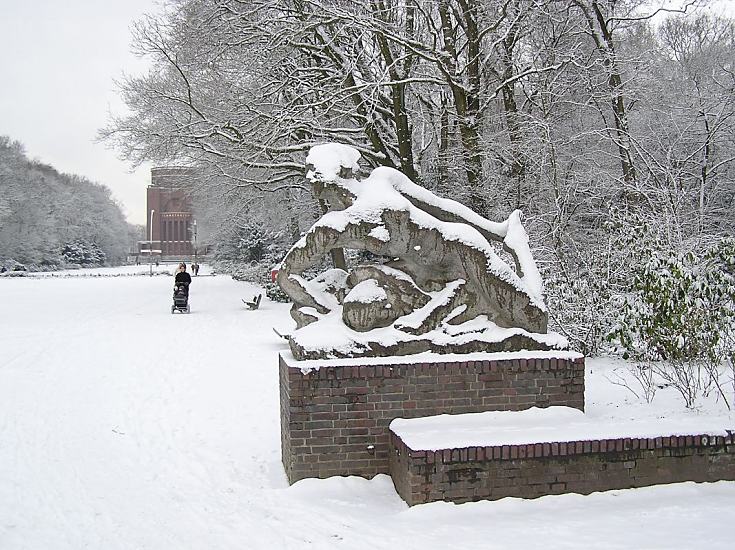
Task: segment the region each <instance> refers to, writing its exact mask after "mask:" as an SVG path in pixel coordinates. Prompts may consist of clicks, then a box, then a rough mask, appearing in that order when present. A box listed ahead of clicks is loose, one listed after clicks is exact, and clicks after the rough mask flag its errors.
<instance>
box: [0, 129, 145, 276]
mask: <svg viewBox="0 0 735 550" xmlns="http://www.w3.org/2000/svg"><path fill="white" fill-rule="evenodd" d="M137 233H138V229H136V228H135V226H132V225H130V224H129V223H127V221H126V220H125V216H124V215H123V213H122V211H121V209H120V206H119V205H118V204H117V203H115V201H114V200H113V199H112V197H111V196H110V190H109V189H108V188H107V187H105V186H103V185H100V184H98V183H94V182H92V181H90V180H88V179H86V178H84V177H82V176H76V175H72V174H62V173H59V172H58V171H57V170H56V169H54V168H53V167H51V166H49V165H46V164H42V163H40V162H38V161H34V160H31V159H29V158H28V156H27V155H26V152H25V149H24V147H23V145H22V144H21V143H19V142H17V141H13V140H11V139H10V138H9V137H7V136H0V266H2V267H5V268H6V269H12V268H13V267H19V266H18V265H17V264H23V265H24V266H26V267H27V268H28V269H58V268H62V267H70V266H99V265H107V264H109V265H115V264H119V263H121V262H122V261H124V259H125V254H126V251H127V250H128V248H129V247H130V246H131V245H132V244H133V243H134V242H135V241H136V240H137Z"/></svg>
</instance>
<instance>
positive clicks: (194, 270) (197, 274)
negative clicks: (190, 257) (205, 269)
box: [191, 264, 199, 277]
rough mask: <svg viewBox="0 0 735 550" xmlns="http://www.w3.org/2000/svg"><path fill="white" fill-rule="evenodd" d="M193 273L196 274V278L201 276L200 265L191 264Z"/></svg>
mask: <svg viewBox="0 0 735 550" xmlns="http://www.w3.org/2000/svg"><path fill="white" fill-rule="evenodd" d="M191 272H192V273H193V274H194V277H198V276H199V264H191Z"/></svg>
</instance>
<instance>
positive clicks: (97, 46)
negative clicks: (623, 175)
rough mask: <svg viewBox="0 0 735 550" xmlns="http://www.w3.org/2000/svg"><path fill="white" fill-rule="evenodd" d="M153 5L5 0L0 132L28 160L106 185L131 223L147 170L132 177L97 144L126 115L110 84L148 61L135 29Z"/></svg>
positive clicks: (129, 0)
mask: <svg viewBox="0 0 735 550" xmlns="http://www.w3.org/2000/svg"><path fill="white" fill-rule="evenodd" d="M157 7H158V5H157V3H156V0H34V1H33V2H27V1H23V0H0V52H1V53H0V135H7V136H9V137H10V138H12V139H15V140H18V141H21V142H22V143H23V144H25V146H26V152H27V154H28V155H29V156H30V157H31V158H37V159H38V160H40V161H42V162H45V163H48V164H51V165H52V166H54V167H55V168H56V169H57V170H59V171H61V172H69V173H74V174H79V175H82V176H86V177H88V178H89V179H91V180H94V181H97V182H99V183H103V184H105V185H107V186H108V187H109V188H110V189H112V192H113V196H114V197H115V198H116V199H117V200H118V202H120V203H121V204H122V206H123V208H124V211H125V214H126V215H127V217H128V220H129V221H131V222H133V223H140V224H144V223H145V188H146V186H147V185H148V183H149V179H150V178H149V174H150V172H149V170H150V167H144V168H141V169H139V170H137V171H136V172H135V173H132V174H131V173H130V166H129V165H127V164H125V163H123V162H121V161H119V160H118V159H117V156H116V153H115V152H114V151H111V150H109V149H107V148H106V147H105V146H104V145H102V144H99V143H94V139H95V136H96V133H97V130H98V129H99V128H100V127H102V126H104V125H105V122H106V120H107V113H108V111H109V110H110V109H112V110H113V111H114V112H123V111H122V109H123V106H122V103H121V102H120V100H119V99H118V98H117V96H116V93H115V89H114V84H113V79H115V78H118V77H119V76H120V75H121V74H122V72H123V71H125V72H128V73H139V72H142V71H144V70H145V64H144V63H143V62H142V61H141V60H139V59H137V58H136V57H135V56H133V55H132V54H131V53H130V30H129V27H130V24H131V23H132V22H133V21H134V20H135V19H137V18H139V17H140V16H141V15H142V14H144V13H151V12H155V11H156V10H157Z"/></svg>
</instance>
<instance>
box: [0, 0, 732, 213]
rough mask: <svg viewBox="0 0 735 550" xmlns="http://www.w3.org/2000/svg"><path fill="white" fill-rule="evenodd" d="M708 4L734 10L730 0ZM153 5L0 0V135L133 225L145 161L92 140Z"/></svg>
mask: <svg viewBox="0 0 735 550" xmlns="http://www.w3.org/2000/svg"><path fill="white" fill-rule="evenodd" d="M672 1H673V0H672ZM676 1H677V2H680V1H681V0H676ZM712 4H713V6H714V7H715V11H717V12H718V13H727V14H728V15H731V16H735V0H716V1H714V2H712ZM157 10H158V5H157V2H156V0H35V1H33V2H31V1H24V0H0V52H2V53H1V54H0V135H8V136H10V137H11V138H12V139H15V140H18V141H21V142H23V143H24V144H25V146H26V151H27V153H28V155H29V156H30V157H32V158H37V159H38V160H40V161H42V162H45V163H48V164H51V165H52V166H54V167H55V168H56V169H57V170H60V171H62V172H69V173H74V174H79V175H82V176H86V177H88V178H89V179H91V180H94V181H97V182H99V183H103V184H105V185H107V186H108V187H109V188H110V189H112V192H113V196H114V197H115V198H116V199H117V201H118V202H119V203H120V204H121V205H122V206H123V209H124V211H125V214H126V215H127V217H128V220H129V221H131V222H133V223H138V224H145V221H146V220H145V188H146V186H147V185H148V183H149V180H150V166H143V167H142V168H139V169H138V170H136V171H135V172H133V173H131V172H130V166H128V165H127V164H125V163H123V162H121V161H119V160H118V159H117V156H116V153H115V152H114V151H111V150H109V149H107V148H106V147H105V146H104V145H102V144H99V143H94V138H95V136H96V133H97V130H98V129H99V128H101V127H102V126H104V125H105V123H106V121H107V114H108V112H109V111H110V110H112V111H114V112H118V113H119V112H123V109H124V107H123V105H122V103H121V102H120V100H119V98H118V97H117V96H116V93H115V89H114V84H113V79H115V78H118V77H119V76H120V75H121V74H122V73H123V72H126V73H132V74H135V73H140V72H142V71H143V70H144V69H145V64H144V63H143V62H142V61H141V60H139V59H137V58H135V57H134V56H133V55H132V54H131V53H130V32H129V27H130V24H131V23H132V22H133V21H134V20H135V19H137V18H139V17H140V16H141V15H142V14H143V13H151V12H155V11H157Z"/></svg>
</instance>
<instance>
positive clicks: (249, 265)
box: [213, 224, 289, 302]
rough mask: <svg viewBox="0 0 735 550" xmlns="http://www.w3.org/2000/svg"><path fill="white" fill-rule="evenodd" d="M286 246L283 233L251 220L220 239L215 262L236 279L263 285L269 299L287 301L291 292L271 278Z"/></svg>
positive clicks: (218, 267) (218, 268) (221, 269)
mask: <svg viewBox="0 0 735 550" xmlns="http://www.w3.org/2000/svg"><path fill="white" fill-rule="evenodd" d="M286 250H287V246H286V244H284V243H283V242H282V236H281V235H280V233H269V232H267V231H263V230H262V229H261V228H259V227H257V226H255V225H253V224H249V225H247V226H245V227H242V228H239V229H237V230H235V231H233V232H232V233H231V234H230V235H229V237H228V238H225V239H223V240H222V241H221V242H220V244H219V245H218V246H217V250H216V252H215V257H214V262H213V264H214V266H215V268H216V269H217V270H219V271H224V272H226V273H229V274H230V275H232V278H233V279H236V280H238V281H249V282H252V283H256V284H258V285H260V286H262V287H263V288H264V289H265V293H266V296H267V297H268V298H269V299H270V300H273V301H275V302H288V301H289V299H288V296H287V295H286V294H285V293H284V292H283V291H282V290H281V289H280V287H279V286H278V285H277V284H275V283H274V282H272V281H271V269H273V267H274V266H276V265H278V263H279V262H280V261H281V259H282V258H283V256H284V254H285V253H286Z"/></svg>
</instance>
